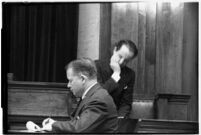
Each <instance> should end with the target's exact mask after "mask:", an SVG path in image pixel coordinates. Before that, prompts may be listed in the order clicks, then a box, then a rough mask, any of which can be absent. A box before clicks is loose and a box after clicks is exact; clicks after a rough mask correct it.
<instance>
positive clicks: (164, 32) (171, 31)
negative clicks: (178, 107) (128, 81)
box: [156, 3, 183, 93]
mask: <svg viewBox="0 0 201 135" xmlns="http://www.w3.org/2000/svg"><path fill="white" fill-rule="evenodd" d="M157 7H158V8H157V18H158V20H157V37H156V39H157V50H156V51H157V55H156V57H157V63H156V71H157V72H158V73H157V76H156V77H157V78H156V81H157V82H156V84H157V90H158V92H164V93H181V81H182V78H181V76H182V74H181V73H182V70H181V69H182V46H183V42H182V40H183V4H180V5H179V6H177V7H176V8H175V9H174V8H173V6H171V4H170V3H163V4H158V5H157ZM158 84H159V85H158Z"/></svg>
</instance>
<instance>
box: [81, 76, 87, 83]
mask: <svg viewBox="0 0 201 135" xmlns="http://www.w3.org/2000/svg"><path fill="white" fill-rule="evenodd" d="M80 76H81V78H82V81H84V82H85V81H86V79H87V76H86V75H84V74H81V75H80Z"/></svg>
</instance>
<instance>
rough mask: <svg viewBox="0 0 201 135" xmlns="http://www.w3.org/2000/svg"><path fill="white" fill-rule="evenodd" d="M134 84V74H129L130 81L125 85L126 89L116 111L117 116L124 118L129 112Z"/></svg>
mask: <svg viewBox="0 0 201 135" xmlns="http://www.w3.org/2000/svg"><path fill="white" fill-rule="evenodd" d="M134 82H135V72H133V71H132V72H131V79H130V81H129V83H128V85H127V88H126V89H124V90H123V97H122V99H121V102H120V103H121V104H120V106H119V110H118V116H124V117H126V116H127V115H128V114H129V112H130V111H131V106H132V101H133V86H134Z"/></svg>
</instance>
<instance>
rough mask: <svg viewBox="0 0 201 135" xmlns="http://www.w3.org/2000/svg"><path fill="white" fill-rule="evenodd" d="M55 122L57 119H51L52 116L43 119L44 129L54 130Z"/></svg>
mask: <svg viewBox="0 0 201 135" xmlns="http://www.w3.org/2000/svg"><path fill="white" fill-rule="evenodd" d="M54 122H55V120H53V119H51V118H47V119H45V120H43V123H42V125H43V127H42V129H43V130H46V131H52V124H53V123H54Z"/></svg>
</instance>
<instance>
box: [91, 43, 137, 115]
mask: <svg viewBox="0 0 201 135" xmlns="http://www.w3.org/2000/svg"><path fill="white" fill-rule="evenodd" d="M137 54H138V50H137V47H136V45H135V43H134V42H132V41H131V40H120V41H119V42H117V43H116V44H115V47H114V50H113V54H112V56H111V58H110V63H108V62H106V61H103V60H96V61H95V63H96V67H97V72H98V82H99V83H101V85H102V86H103V88H105V89H106V90H108V92H109V93H110V95H111V96H112V97H113V100H114V102H115V104H116V107H117V111H118V117H119V118H125V117H128V115H129V113H130V111H131V104H132V99H133V86H134V82H135V72H134V71H133V70H132V69H130V68H128V67H127V66H126V64H127V63H128V62H129V61H131V60H132V59H134V58H135V57H136V56H137Z"/></svg>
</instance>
